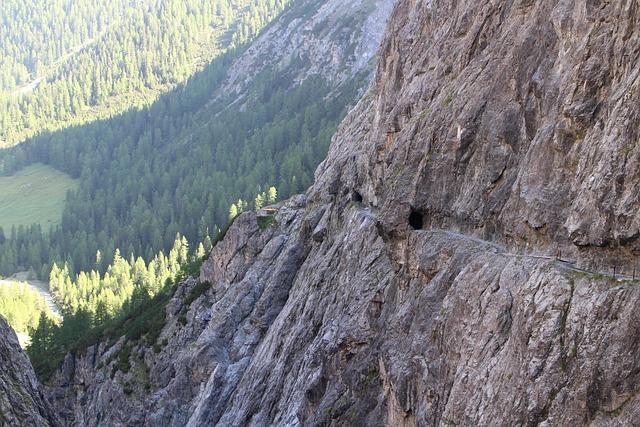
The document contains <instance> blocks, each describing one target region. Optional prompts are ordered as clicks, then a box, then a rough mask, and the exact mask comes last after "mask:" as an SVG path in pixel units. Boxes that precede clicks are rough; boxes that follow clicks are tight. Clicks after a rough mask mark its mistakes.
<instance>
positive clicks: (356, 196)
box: [351, 191, 362, 203]
mask: <svg viewBox="0 0 640 427" xmlns="http://www.w3.org/2000/svg"><path fill="white" fill-rule="evenodd" d="M351 200H353V201H354V202H356V203H362V194H360V193H358V192H357V191H354V192H353V193H352V194H351Z"/></svg>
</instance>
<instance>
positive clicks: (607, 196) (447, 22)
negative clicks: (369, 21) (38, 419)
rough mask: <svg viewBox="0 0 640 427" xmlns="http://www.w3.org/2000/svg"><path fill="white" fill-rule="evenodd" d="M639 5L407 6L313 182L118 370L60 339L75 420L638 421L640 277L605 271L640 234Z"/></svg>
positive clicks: (170, 312)
mask: <svg viewBox="0 0 640 427" xmlns="http://www.w3.org/2000/svg"><path fill="white" fill-rule="evenodd" d="M639 7H640V5H639V4H638V2H637V1H635V0H629V1H625V0H621V1H618V2H605V1H587V2H576V1H572V0H542V1H538V2H532V1H529V0H519V1H498V2H495V1H494V2H453V1H450V0H399V2H398V4H397V6H396V8H395V11H394V13H393V16H392V20H391V24H390V27H389V28H388V30H387V34H386V37H385V41H384V43H383V48H382V51H381V54H380V63H379V67H378V74H377V79H376V81H375V83H374V85H373V87H372V88H371V90H370V91H369V93H368V94H367V95H366V96H365V98H364V99H363V100H362V101H361V103H360V104H359V106H358V107H357V108H356V109H355V110H354V111H353V112H352V113H351V114H350V116H349V117H348V118H347V119H346V120H345V122H344V124H343V126H342V127H341V129H340V131H339V132H338V134H337V135H336V137H335V140H334V143H333V146H332V149H331V152H330V154H329V157H328V159H327V160H326V161H325V162H324V163H323V165H322V166H321V167H320V168H319V169H318V172H317V174H316V184H315V185H314V186H313V188H311V189H310V191H309V192H308V194H307V195H306V196H299V197H296V198H294V199H292V200H289V201H288V202H286V203H284V204H283V205H282V206H279V207H278V212H277V214H275V215H274V216H273V217H266V218H261V219H260V220H258V219H257V218H256V216H255V214H252V213H248V214H244V215H243V216H241V217H240V218H238V220H237V221H236V222H235V224H234V225H233V227H232V228H231V229H230V231H229V233H228V234H227V236H226V238H225V239H224V241H223V242H221V243H220V244H218V246H216V248H215V249H214V251H213V253H212V254H211V257H210V258H209V260H208V261H207V262H206V263H205V265H204V266H203V268H202V271H201V277H200V278H199V280H200V282H202V283H207V282H208V283H210V287H209V288H204V289H206V291H205V292H203V293H201V295H200V293H197V294H195V295H200V296H199V297H198V298H197V299H195V301H193V302H192V303H189V302H190V300H191V299H192V298H191V297H190V296H193V295H194V289H196V287H197V286H202V285H198V284H197V283H196V281H194V280H190V281H187V282H185V283H183V284H182V285H181V286H180V287H179V288H178V290H177V293H176V296H175V298H174V300H173V301H172V302H171V303H170V304H169V305H168V307H167V318H168V321H167V325H166V326H165V328H164V329H163V331H162V334H161V337H160V340H159V342H160V343H161V344H162V345H159V346H157V347H156V348H150V347H149V346H144V345H142V344H136V345H135V346H133V348H132V349H130V355H129V356H128V360H129V362H130V365H131V369H129V370H128V372H126V373H124V372H122V371H120V370H118V369H117V366H116V359H117V358H118V357H120V356H118V355H119V354H122V353H121V351H122V348H123V346H124V345H125V344H124V342H123V340H121V341H120V342H119V343H118V344H116V345H115V346H112V347H109V346H107V345H106V344H101V345H98V346H95V347H93V348H91V349H89V351H88V352H87V354H86V355H84V356H78V357H72V356H70V357H69V358H68V360H67V362H66V363H65V367H64V369H63V370H62V371H61V373H60V374H59V377H58V381H57V387H55V388H54V389H53V394H54V395H55V396H56V400H57V404H58V406H59V407H60V408H64V410H63V412H64V413H65V418H66V419H67V420H68V421H70V422H75V423H77V424H82V425H98V424H100V423H108V424H110V425H176V426H177V425H184V424H187V425H193V426H197V425H221V426H222V425H224V426H227V425H238V426H240V425H253V426H262V425H292V426H295V425H367V426H376V425H393V426H423V425H465V426H466V425H469V426H471V425H582V424H592V425H633V424H634V423H636V422H637V420H638V419H640V397H639V395H638V391H639V386H638V384H640V358H639V356H638V355H639V354H640V352H639V350H640V349H639V348H638V347H639V346H640V314H639V313H638V311H637V310H636V307H637V305H638V303H639V302H640V288H639V287H638V286H637V282H635V281H632V280H616V279H613V278H611V277H607V276H606V275H604V274H602V271H605V270H606V271H608V270H609V267H610V266H611V263H612V262H614V261H622V260H624V262H625V263H626V264H627V265H630V264H631V261H632V259H633V256H634V255H635V253H636V250H637V247H636V244H637V241H636V239H637V236H638V218H639V217H638V214H637V207H638V200H637V197H638V194H637V192H636V191H634V188H635V186H636V184H637V181H638V178H637V177H638V174H637V170H636V169H637V165H638V161H637V160H638V156H640V152H639V151H638V148H637V147H636V142H637V140H638V129H637V128H638V126H637V124H638V111H639V107H638V102H637V101H638V84H639V83H638V81H639V80H638V73H639V71H638V70H640V67H639V65H640V64H638V55H639V53H638V52H640V49H638V47H639V44H640V38H639V36H640V27H639V26H638V19H639V18H638V17H639V16H640V15H639V14H638V11H639ZM558 249H561V250H562V253H563V256H564V257H567V255H568V256H574V257H576V258H577V261H578V263H577V264H574V263H570V262H566V261H562V260H556V259H555V258H554V257H549V258H545V257H544V255H545V253H551V254H555V253H556V251H557V250H558ZM581 266H582V267H585V269H580V268H579V267H581ZM200 289H203V288H202V287H201V288H200Z"/></svg>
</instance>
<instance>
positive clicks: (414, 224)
mask: <svg viewBox="0 0 640 427" xmlns="http://www.w3.org/2000/svg"><path fill="white" fill-rule="evenodd" d="M409 225H410V226H411V228H413V229H414V230H422V229H423V228H424V217H423V215H422V213H421V212H418V211H417V210H415V209H411V214H410V215H409Z"/></svg>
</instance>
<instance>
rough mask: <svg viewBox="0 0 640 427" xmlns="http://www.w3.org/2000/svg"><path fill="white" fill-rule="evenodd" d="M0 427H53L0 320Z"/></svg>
mask: <svg viewBox="0 0 640 427" xmlns="http://www.w3.org/2000/svg"><path fill="white" fill-rule="evenodd" d="M0 425H2V426H57V425H60V424H59V421H58V418H57V416H56V415H55V412H54V411H53V410H52V408H51V405H50V404H49V402H48V400H47V398H46V396H45V394H44V393H43V391H42V389H41V386H40V384H39V383H38V380H37V378H36V374H35V372H33V367H32V366H31V363H29V359H28V357H27V355H26V354H25V353H24V352H23V351H22V349H21V348H20V344H19V342H18V337H17V336H16V334H15V332H14V331H13V329H11V327H10V326H9V325H8V324H7V322H6V321H5V320H4V319H3V318H2V317H1V316H0Z"/></svg>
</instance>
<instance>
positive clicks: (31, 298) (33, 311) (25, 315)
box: [0, 280, 56, 335]
mask: <svg viewBox="0 0 640 427" xmlns="http://www.w3.org/2000/svg"><path fill="white" fill-rule="evenodd" d="M41 313H45V315H46V316H47V317H49V318H50V319H55V318H56V316H55V315H54V314H53V313H52V312H51V310H50V309H49V307H48V306H47V303H46V301H45V300H44V297H43V296H42V295H41V294H40V292H38V291H36V290H35V289H33V288H31V287H30V286H29V285H28V284H26V283H20V282H8V281H7V282H5V281H1V280H0V315H2V316H3V317H4V318H5V319H6V320H7V322H8V323H9V325H11V327H12V328H13V329H14V330H15V331H16V332H20V333H22V334H27V335H28V334H29V331H30V330H32V329H35V328H36V327H37V326H38V322H39V320H40V314H41Z"/></svg>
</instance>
